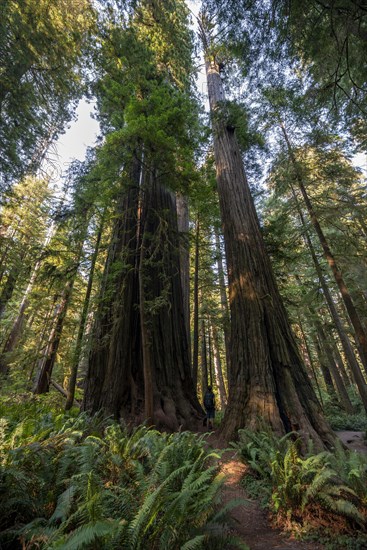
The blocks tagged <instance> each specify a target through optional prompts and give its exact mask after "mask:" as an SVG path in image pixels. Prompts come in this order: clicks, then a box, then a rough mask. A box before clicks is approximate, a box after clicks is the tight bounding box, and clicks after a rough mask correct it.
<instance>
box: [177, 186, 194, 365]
mask: <svg viewBox="0 0 367 550" xmlns="http://www.w3.org/2000/svg"><path fill="white" fill-rule="evenodd" d="M176 204H177V226H178V232H179V237H180V272H181V286H182V299H183V304H184V316H185V326H186V332H187V341H188V343H189V352H190V363H191V342H190V341H191V336H190V241H189V231H190V226H189V203H188V198H187V197H185V196H184V195H183V194H182V193H177V195H176Z"/></svg>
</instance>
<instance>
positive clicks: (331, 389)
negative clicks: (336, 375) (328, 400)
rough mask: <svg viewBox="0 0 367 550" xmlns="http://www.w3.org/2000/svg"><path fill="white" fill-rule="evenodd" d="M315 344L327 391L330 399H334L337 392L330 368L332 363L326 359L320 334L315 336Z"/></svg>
mask: <svg viewBox="0 0 367 550" xmlns="http://www.w3.org/2000/svg"><path fill="white" fill-rule="evenodd" d="M314 344H315V348H316V352H317V356H318V359H319V364H320V369H321V373H322V377H323V379H324V382H325V388H326V391H327V393H328V394H329V395H330V397H333V396H334V397H335V396H336V391H335V386H334V381H333V379H332V376H331V372H330V368H329V365H330V363H329V361H328V358H327V357H326V354H325V352H324V350H323V348H322V346H321V342H320V337H319V335H318V334H317V335H316V334H315V336H314Z"/></svg>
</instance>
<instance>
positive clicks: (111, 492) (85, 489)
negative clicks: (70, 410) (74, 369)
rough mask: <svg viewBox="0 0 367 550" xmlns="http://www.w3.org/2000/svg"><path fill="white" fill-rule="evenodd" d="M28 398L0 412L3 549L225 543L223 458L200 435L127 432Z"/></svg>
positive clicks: (144, 430) (130, 549)
mask: <svg viewBox="0 0 367 550" xmlns="http://www.w3.org/2000/svg"><path fill="white" fill-rule="evenodd" d="M23 400H24V401H23V403H19V402H18V403H14V402H13V403H12V404H11V399H8V400H2V401H1V408H0V412H1V415H2V419H1V424H0V435H1V445H0V494H1V499H0V502H1V504H0V518H1V519H0V530H1V532H2V535H1V542H2V544H3V545H4V547H5V548H11V546H12V544H15V541H17V540H18V541H23V544H25V545H27V548H33V547H37V548H70V549H74V550H76V549H79V548H95V547H96V546H97V547H98V548H101V549H103V548H106V549H110V548H114V547H117V548H124V549H127V550H133V549H134V550H138V549H145V548H152V549H155V548H156V549H162V550H165V549H166V548H172V549H175V548H177V549H178V548H186V549H187V550H189V549H190V548H193V549H194V548H198V549H204V548H214V549H215V548H217V549H218V550H219V549H220V548H223V544H227V542H228V540H229V539H228V536H229V533H227V531H226V526H225V523H226V514H227V512H228V509H229V508H228V507H225V508H224V509H222V510H220V509H219V504H220V500H219V490H220V488H221V485H222V483H223V476H222V475H221V474H219V473H218V471H217V467H216V466H215V465H214V462H213V460H212V459H213V458H218V457H219V455H218V454H217V452H215V451H213V452H208V451H206V450H205V440H204V437H203V436H202V437H198V436H196V435H194V434H192V433H188V432H183V433H176V434H172V435H167V434H161V433H159V432H157V431H155V430H152V429H149V428H147V427H145V426H140V427H138V428H136V429H134V430H133V431H132V432H130V433H129V432H128V431H127V429H126V428H123V427H122V426H120V425H118V424H116V423H113V422H111V421H108V420H103V419H102V417H100V416H96V417H88V416H87V415H86V414H80V415H78V416H76V417H73V416H70V415H65V414H60V409H59V404H58V403H54V404H53V405H51V399H50V398H49V397H48V398H46V399H44V396H42V397H38V398H36V399H34V398H33V399H31V400H28V399H25V396H23ZM25 412H26V413H27V416H25ZM219 533H221V534H220V535H219ZM226 533H227V534H226ZM226 537H227V539H228V540H227V541H226ZM232 542H233V543H235V541H232ZM236 544H237V546H238V547H239V548H241V547H243V548H244V546H243V545H242V546H241V545H240V542H239V541H237V542H236Z"/></svg>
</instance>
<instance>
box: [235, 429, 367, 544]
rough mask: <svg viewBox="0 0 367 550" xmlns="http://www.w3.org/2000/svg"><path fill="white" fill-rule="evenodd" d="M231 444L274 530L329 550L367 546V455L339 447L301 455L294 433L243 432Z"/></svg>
mask: <svg viewBox="0 0 367 550" xmlns="http://www.w3.org/2000/svg"><path fill="white" fill-rule="evenodd" d="M239 436H240V439H239V442H238V443H236V444H233V446H234V447H235V448H236V449H237V451H238V453H239V456H240V458H241V460H242V461H243V462H245V463H246V464H247V465H248V466H249V475H246V476H245V478H244V479H243V484H244V486H245V487H246V490H247V492H248V493H249V494H250V496H252V497H253V498H259V497H260V498H261V500H262V505H263V506H264V507H266V508H268V509H269V512H270V514H271V518H272V522H273V524H274V525H275V526H277V527H279V528H281V529H283V530H286V531H289V532H292V533H293V534H294V535H296V536H298V537H302V538H303V537H306V538H314V539H317V540H318V541H319V542H324V543H325V547H326V548H329V549H339V548H340V549H345V548H350V549H352V548H353V549H362V548H366V544H367V535H366V526H367V455H364V454H362V453H358V452H356V451H350V450H346V449H344V448H343V447H342V444H341V443H340V444H338V445H337V446H336V448H335V449H334V451H333V452H329V451H324V452H322V453H318V454H315V452H314V450H313V447H312V445H310V446H309V448H308V449H307V450H306V451H304V450H303V453H302V455H301V449H300V447H301V440H300V439H298V438H296V434H292V433H291V434H287V435H286V436H284V437H283V438H278V437H277V436H275V435H274V434H273V433H271V432H270V431H268V430H264V431H262V432H258V433H254V432H251V431H249V430H240V432H239Z"/></svg>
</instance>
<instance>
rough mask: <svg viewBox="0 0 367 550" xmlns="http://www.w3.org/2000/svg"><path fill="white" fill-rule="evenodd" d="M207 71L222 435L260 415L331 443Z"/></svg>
mask: <svg viewBox="0 0 367 550" xmlns="http://www.w3.org/2000/svg"><path fill="white" fill-rule="evenodd" d="M203 38H204V48H205V46H207V43H206V41H205V35H204V36H203ZM205 49H206V50H207V51H209V50H208V49H207V48H205ZM206 72H207V80H208V94H209V102H210V109H211V115H212V124H213V134H214V137H213V139H214V153H215V163H216V171H217V184H218V193H219V200H220V209H221V217H222V224H223V234H224V239H225V247H226V258H227V266H228V281H229V302H230V310H231V327H232V330H231V376H230V378H231V381H232V384H231V388H230V394H229V400H228V406H227V409H226V412H225V416H224V421H223V424H222V428H221V435H222V436H223V437H225V438H227V439H231V438H233V437H236V434H237V430H238V429H239V428H242V427H248V428H252V429H256V428H258V427H259V425H260V423H259V418H261V419H262V422H265V423H266V424H267V425H269V426H271V427H272V428H273V429H274V430H275V431H276V432H278V433H284V432H289V431H291V430H297V431H299V433H300V435H301V436H302V438H303V439H307V438H309V437H310V438H312V439H313V440H314V442H315V445H316V447H318V448H322V447H323V446H324V445H328V446H331V445H333V444H334V441H335V435H334V434H333V432H332V431H331V429H330V427H329V426H328V424H327V423H326V421H325V419H324V417H323V414H322V411H321V407H320V404H319V402H318V400H317V398H316V395H315V393H314V390H313V388H312V385H311V382H310V380H309V378H308V376H307V373H306V369H305V367H304V365H303V363H302V360H301V358H300V355H299V352H298V349H297V346H296V342H295V339H294V336H293V334H292V331H291V328H290V324H289V321H288V318H287V315H286V312H285V308H284V306H283V303H282V300H281V297H280V294H279V291H278V289H277V286H276V283H275V280H274V275H273V272H272V268H271V265H270V261H269V258H268V256H267V253H266V250H265V246H264V242H263V239H262V235H261V231H260V226H259V221H258V218H257V215H256V211H255V207H254V204H253V200H252V197H251V194H250V189H249V186H248V183H247V180H246V176H245V173H244V167H243V162H242V157H241V152H240V149H239V146H238V143H237V139H236V136H235V134H234V130H233V128H231V127H227V125H226V122H225V120H224V119H225V113H224V112H223V111H224V108H223V102H224V100H225V97H224V92H223V87H222V82H221V78H220V74H219V66H218V63H217V62H216V61H215V59H213V58H208V59H207V61H206Z"/></svg>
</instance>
